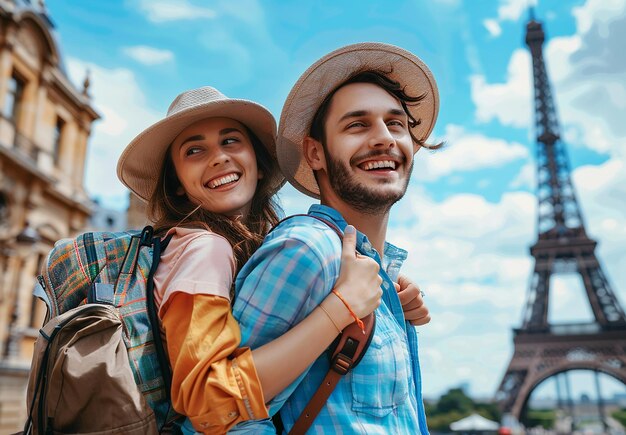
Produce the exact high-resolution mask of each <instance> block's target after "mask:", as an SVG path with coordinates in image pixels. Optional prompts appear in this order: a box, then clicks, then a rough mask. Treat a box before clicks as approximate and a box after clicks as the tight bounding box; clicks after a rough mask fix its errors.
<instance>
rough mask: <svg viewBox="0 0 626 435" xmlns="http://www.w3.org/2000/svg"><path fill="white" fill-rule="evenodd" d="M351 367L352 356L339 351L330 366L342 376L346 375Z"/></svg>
mask: <svg viewBox="0 0 626 435" xmlns="http://www.w3.org/2000/svg"><path fill="white" fill-rule="evenodd" d="M351 367H352V358H350V357H348V356H346V355H344V354H342V353H338V354H337V355H335V358H334V359H333V362H332V364H331V366H330V368H331V369H333V370H334V371H335V372H337V373H339V374H340V375H341V376H344V375H345V374H346V373H348V372H349V371H350V368H351Z"/></svg>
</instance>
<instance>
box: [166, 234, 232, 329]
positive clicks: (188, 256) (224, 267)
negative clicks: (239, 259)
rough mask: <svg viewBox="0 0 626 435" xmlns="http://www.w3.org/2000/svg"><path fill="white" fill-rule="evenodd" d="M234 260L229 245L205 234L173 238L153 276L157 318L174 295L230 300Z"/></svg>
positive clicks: (177, 235)
mask: <svg viewBox="0 0 626 435" xmlns="http://www.w3.org/2000/svg"><path fill="white" fill-rule="evenodd" d="M234 274H235V259H234V256H233V250H232V247H231V246H230V243H228V241H227V240H226V239H224V238H223V237H221V236H219V235H217V234H213V233H211V232H208V231H202V232H194V233H191V234H184V235H182V236H181V237H179V234H178V233H177V234H176V235H174V237H173V238H172V240H171V241H170V244H169V245H168V247H167V249H166V250H165V253H164V254H163V256H162V257H161V262H160V263H159V267H158V268H157V272H156V273H155V276H154V285H155V296H156V300H157V304H158V305H159V317H160V315H161V312H162V310H163V308H164V307H165V306H166V305H167V303H168V300H170V298H171V297H172V295H174V294H175V293H177V292H183V293H188V294H191V295H202V294H203V295H214V296H221V297H223V298H225V299H228V300H230V289H231V286H232V283H233V275H234Z"/></svg>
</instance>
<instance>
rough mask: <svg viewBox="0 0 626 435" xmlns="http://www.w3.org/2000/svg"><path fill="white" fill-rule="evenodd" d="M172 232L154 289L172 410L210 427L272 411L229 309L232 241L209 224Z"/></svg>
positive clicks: (204, 428) (224, 427) (223, 426)
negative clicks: (169, 371) (169, 372)
mask: <svg viewBox="0 0 626 435" xmlns="http://www.w3.org/2000/svg"><path fill="white" fill-rule="evenodd" d="M172 232H173V233H174V236H173V237H172V239H171V241H170V243H169V245H168V247H167V249H166V250H165V252H164V254H163V256H162V257H161V262H160V263H159V267H158V268H157V271H156V273H155V276H154V288H155V290H154V291H155V300H156V302H157V306H158V307H159V318H160V320H161V326H162V327H163V330H164V332H165V340H166V343H167V350H168V355H169V360H170V364H171V366H172V374H173V376H172V403H173V406H174V409H176V411H177V412H179V413H181V414H184V415H186V416H188V417H189V419H190V420H191V423H192V424H193V426H194V428H195V429H196V430H198V431H200V432H205V433H224V432H226V431H227V430H228V429H229V428H230V427H232V426H234V425H235V424H236V423H238V422H240V421H243V420H252V419H255V420H256V419H263V418H268V412H267V409H266V407H265V400H264V398H263V391H262V389H261V385H260V382H259V379H258V376H257V373H256V368H255V366H254V361H253V358H252V352H251V350H250V349H249V348H246V347H239V345H240V343H241V334H240V331H239V325H238V324H237V322H236V321H235V319H234V318H233V316H232V313H231V307H230V298H229V292H230V288H231V285H232V280H233V275H234V272H235V260H234V256H233V251H232V248H231V246H230V244H229V243H228V241H227V240H226V239H225V238H223V237H221V236H219V235H217V234H214V233H211V232H209V231H206V230H197V229H187V228H173V229H171V230H170V231H169V232H168V234H169V233H172Z"/></svg>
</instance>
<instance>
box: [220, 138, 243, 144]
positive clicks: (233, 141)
mask: <svg viewBox="0 0 626 435" xmlns="http://www.w3.org/2000/svg"><path fill="white" fill-rule="evenodd" d="M236 142H239V139H237V138H236V137H227V138H226V139H224V140H223V141H222V145H230V144H232V143H236Z"/></svg>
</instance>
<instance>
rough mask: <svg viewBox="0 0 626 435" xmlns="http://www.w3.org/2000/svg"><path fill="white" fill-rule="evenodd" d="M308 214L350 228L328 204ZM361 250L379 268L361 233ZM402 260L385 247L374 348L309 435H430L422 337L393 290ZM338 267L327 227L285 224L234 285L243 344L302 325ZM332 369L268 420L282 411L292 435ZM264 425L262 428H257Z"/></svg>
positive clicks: (296, 389)
mask: <svg viewBox="0 0 626 435" xmlns="http://www.w3.org/2000/svg"><path fill="white" fill-rule="evenodd" d="M309 214H311V215H315V216H319V217H321V218H323V219H326V220H328V221H331V222H333V223H334V224H335V225H336V226H337V227H339V228H340V229H341V230H343V229H344V228H345V226H346V225H347V223H346V221H345V220H344V219H343V218H342V217H341V215H340V214H339V213H338V212H337V211H336V210H334V209H332V208H330V207H327V206H322V205H313V206H312V207H311V208H310V210H309ZM357 249H358V251H359V252H360V253H361V254H363V255H367V256H369V257H371V258H374V259H375V260H376V261H377V262H378V263H379V264H381V258H380V257H379V255H378V253H377V252H376V250H375V249H373V248H372V245H371V244H370V243H369V241H368V240H367V237H365V235H363V234H362V233H359V232H357ZM405 258H406V251H404V250H402V249H400V248H397V247H395V246H393V245H391V244H389V243H387V244H386V245H385V253H384V257H383V259H382V264H381V272H380V275H381V277H382V278H383V284H382V287H383V298H382V303H381V305H380V307H379V308H378V309H377V312H376V315H377V318H376V329H375V333H374V336H373V337H372V342H371V344H370V347H369V348H368V350H367V352H366V353H365V355H364V356H363V359H362V360H361V362H360V364H359V365H358V366H357V367H356V368H355V369H354V370H352V371H351V372H350V373H349V374H347V375H346V376H345V377H344V378H343V379H342V380H341V381H340V382H339V384H338V385H337V388H336V389H335V391H334V392H333V393H332V394H331V396H330V397H329V399H328V402H327V403H326V406H325V407H324V408H322V411H321V412H320V414H319V415H318V417H317V418H316V419H315V422H314V423H313V426H312V427H311V429H310V430H309V431H308V433H315V434H328V433H337V434H343V433H367V434H385V435H387V434H390V433H393V434H420V433H421V434H427V433H428V429H427V426H426V417H425V414H424V406H423V402H422V395H421V378H420V369H419V359H418V352H417V350H418V343H417V334H416V332H415V328H413V327H412V326H411V325H410V324H408V323H407V322H406V321H405V320H404V314H403V311H402V305H401V304H400V300H399V298H398V295H397V293H396V290H395V288H394V286H393V281H395V280H396V279H397V275H398V273H399V270H400V266H401V265H402V262H403V261H404V260H405ZM340 265H341V241H340V240H339V238H338V237H337V234H336V233H335V232H334V231H333V230H332V229H331V228H330V227H329V226H328V225H326V224H324V223H323V222H320V221H318V220H317V219H312V218H310V217H307V216H296V217H293V218H290V219H287V220H286V221H284V222H282V223H281V224H280V225H279V226H278V227H276V228H275V229H274V230H273V231H272V232H271V233H270V234H269V235H268V236H267V238H266V239H265V241H264V242H263V245H262V246H261V247H260V248H259V250H258V251H257V252H256V253H255V254H254V255H253V256H252V258H251V259H250V260H249V261H248V263H246V265H245V266H244V267H243V269H242V270H241V272H240V273H239V275H238V277H237V280H236V294H237V296H236V299H235V304H234V306H233V314H234V315H235V318H236V319H237V320H238V321H239V324H240V326H241V335H242V345H245V346H250V347H252V348H257V347H259V346H262V345H263V344H265V343H267V342H269V341H271V340H273V339H275V338H277V337H279V336H280V335H282V334H283V333H285V332H286V331H287V330H289V329H290V328H291V327H292V326H294V325H296V324H297V323H299V322H300V321H301V320H302V319H304V318H305V317H306V316H307V315H308V314H309V313H310V312H311V311H312V310H313V309H314V308H315V307H317V305H319V304H320V302H322V300H324V298H325V297H326V296H327V295H328V294H329V292H330V291H331V289H332V288H333V286H334V283H335V280H336V279H337V277H338V276H339V268H340ZM328 369H329V359H328V356H327V355H326V354H323V355H322V356H320V357H319V358H318V359H317V360H316V361H315V362H314V363H313V365H312V366H311V367H310V368H309V370H308V371H307V372H305V373H303V374H302V375H301V376H300V377H299V378H298V379H297V380H296V381H295V382H293V383H292V384H291V385H290V386H289V387H287V389H286V390H285V391H283V392H282V393H280V394H279V395H278V396H276V397H275V398H274V399H273V400H272V401H271V402H270V414H274V413H276V412H277V411H278V410H279V409H280V412H281V417H282V420H283V424H284V425H285V429H286V430H287V431H288V430H289V429H290V428H291V427H292V426H293V424H294V422H295V421H296V419H297V418H298V416H299V415H300V414H301V412H302V410H303V409H304V407H305V406H306V404H307V403H308V401H309V399H310V398H311V396H312V395H313V394H314V393H315V391H316V390H317V388H318V387H319V386H320V384H321V382H322V379H323V378H324V376H325V375H326V373H327V372H328ZM248 423H251V422H248ZM265 423H267V421H266V422H265ZM262 424H263V422H259V425H260V426H259V430H261V425H262Z"/></svg>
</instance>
